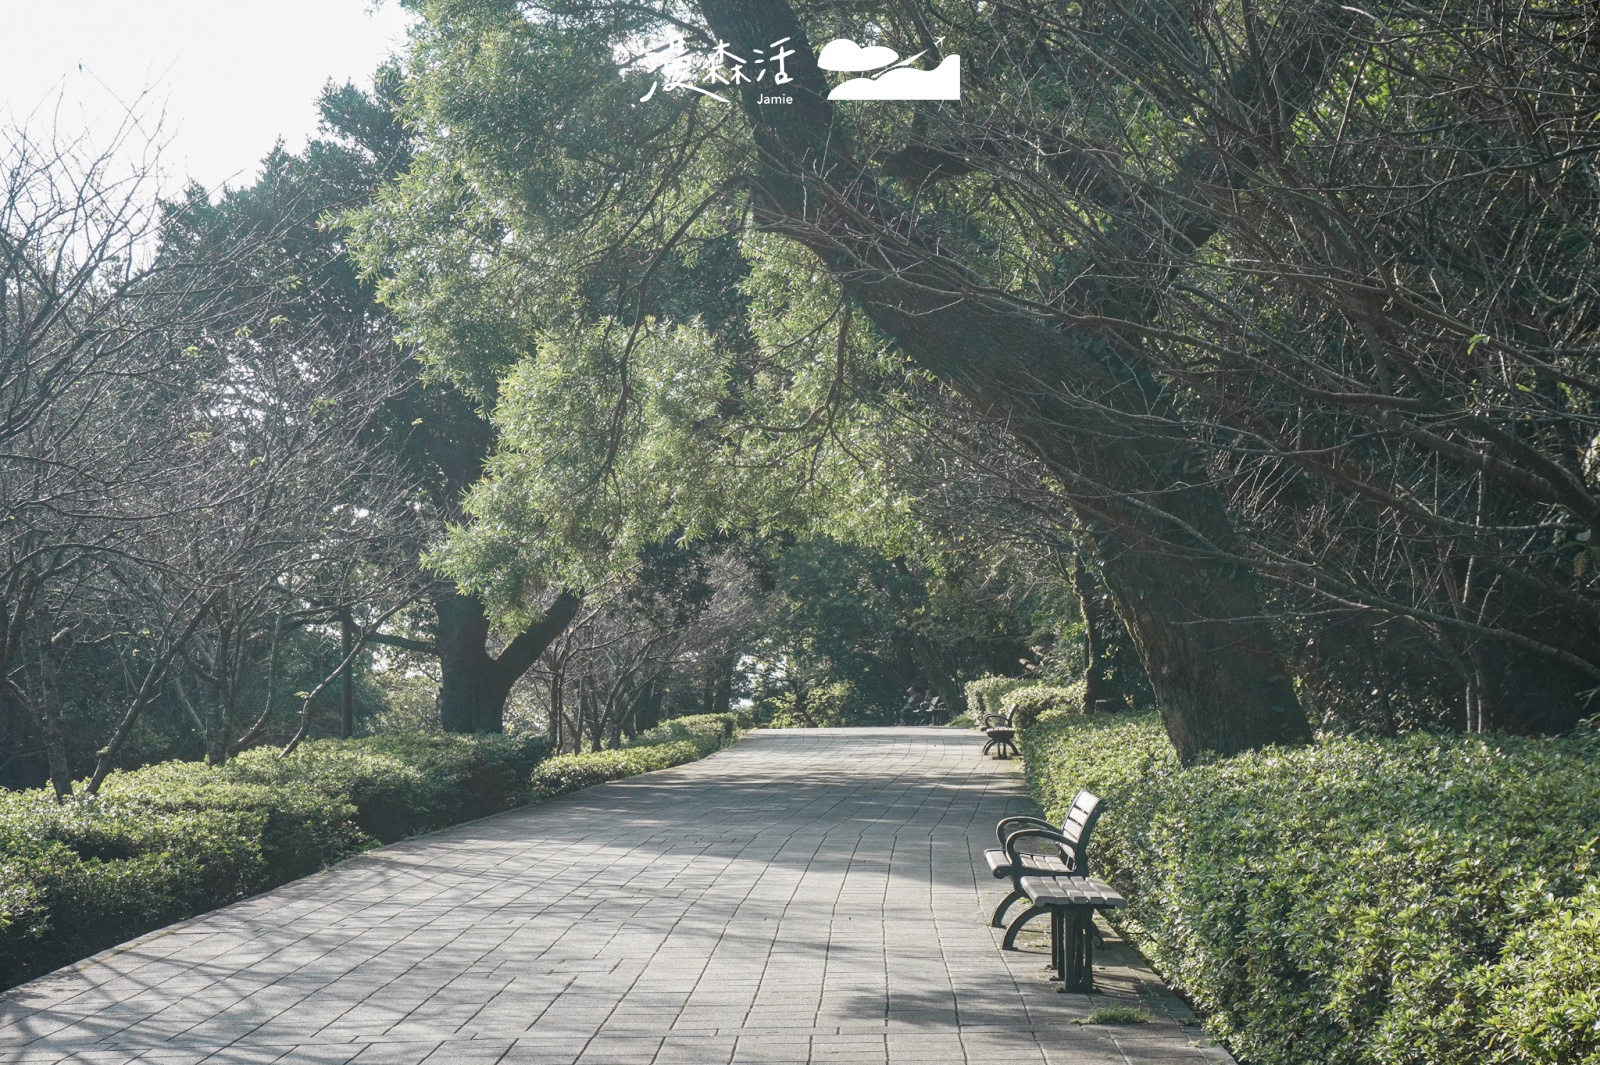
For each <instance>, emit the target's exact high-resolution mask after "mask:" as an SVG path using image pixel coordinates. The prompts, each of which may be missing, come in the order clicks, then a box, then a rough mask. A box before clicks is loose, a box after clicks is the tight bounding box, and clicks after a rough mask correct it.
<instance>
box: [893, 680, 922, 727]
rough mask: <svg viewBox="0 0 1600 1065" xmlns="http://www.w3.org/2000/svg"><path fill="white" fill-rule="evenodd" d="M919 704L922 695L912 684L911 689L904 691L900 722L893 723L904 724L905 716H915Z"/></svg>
mask: <svg viewBox="0 0 1600 1065" xmlns="http://www.w3.org/2000/svg"><path fill="white" fill-rule="evenodd" d="M921 704H922V693H921V692H920V691H918V690H917V686H916V685H915V684H913V685H912V686H911V687H909V688H907V689H906V704H905V705H904V706H902V707H901V708H900V720H899V721H897V722H895V724H897V725H904V724H906V719H907V716H908V715H912V714H915V713H916V712H917V707H918V706H920V705H921Z"/></svg>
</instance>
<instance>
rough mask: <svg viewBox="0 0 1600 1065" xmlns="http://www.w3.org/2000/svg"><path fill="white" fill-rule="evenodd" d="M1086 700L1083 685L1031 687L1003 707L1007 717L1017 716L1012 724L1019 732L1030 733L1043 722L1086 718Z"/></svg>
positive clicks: (1006, 700) (1007, 699)
mask: <svg viewBox="0 0 1600 1065" xmlns="http://www.w3.org/2000/svg"><path fill="white" fill-rule="evenodd" d="M1083 696H1084V686H1083V685H1082V684H1081V683H1079V684H1074V685H1072V686H1071V687H1065V688H1063V687H1055V686H1052V685H1047V684H1030V685H1028V686H1027V687H1023V688H1014V689H1012V690H1011V691H1010V692H1008V693H1007V694H1006V697H1005V698H1004V699H1003V700H1002V701H1001V705H1002V706H1004V707H1005V712H1006V713H1008V714H1015V715H1016V716H1015V717H1014V718H1012V722H1013V723H1014V724H1015V725H1016V727H1017V728H1019V729H1028V728H1032V727H1033V726H1034V724H1035V723H1036V722H1038V721H1041V720H1049V719H1051V718H1055V717H1066V716H1075V715H1078V714H1082V713H1083ZM1068 801H1071V800H1068Z"/></svg>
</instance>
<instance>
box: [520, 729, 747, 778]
mask: <svg viewBox="0 0 1600 1065" xmlns="http://www.w3.org/2000/svg"><path fill="white" fill-rule="evenodd" d="M740 724H741V721H740V718H739V717H738V715H736V714H695V715H693V716H690V717H680V718H674V719H673V720H671V721H668V722H666V723H665V724H662V725H658V726H656V727H655V728H653V729H650V730H649V731H647V732H641V733H640V734H639V735H638V736H637V737H635V738H634V739H633V741H632V742H631V743H629V744H628V745H626V746H623V747H619V748H616V749H614V750H608V751H582V752H580V753H578V754H561V755H557V756H556V757H554V758H551V759H549V760H548V761H546V762H544V763H543V764H541V765H540V766H539V767H538V768H537V769H535V770H534V772H533V794H534V795H535V796H536V797H538V798H550V797H553V796H556V795H564V794H566V793H567V792H569V791H578V790H580V789H582V788H588V787H593V786H594V785H596V784H604V783H605V782H606V781H608V780H620V779H621V778H622V777H631V776H633V775H635V774H637V773H648V772H650V771H651V770H655V769H668V768H671V767H672V766H675V765H682V764H684V763H685V762H692V761H694V760H695V759H697V758H704V757H705V756H706V755H708V754H711V753H712V752H713V751H719V750H721V749H722V748H724V747H726V746H727V745H728V744H729V743H731V742H733V740H734V739H735V738H736V737H737V736H738V734H739V726H740Z"/></svg>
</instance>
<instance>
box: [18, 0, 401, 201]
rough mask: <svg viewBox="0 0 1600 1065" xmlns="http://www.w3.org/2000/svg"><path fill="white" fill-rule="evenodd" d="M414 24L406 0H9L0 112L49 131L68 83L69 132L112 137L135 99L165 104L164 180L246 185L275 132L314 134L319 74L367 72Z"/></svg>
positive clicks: (361, 78) (155, 107) (146, 115)
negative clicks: (403, 4)
mask: <svg viewBox="0 0 1600 1065" xmlns="http://www.w3.org/2000/svg"><path fill="white" fill-rule="evenodd" d="M405 25H406V17H405V15H404V13H403V12H402V11H401V10H400V5H399V3H398V2H397V0H387V2H384V3H382V4H381V5H379V6H376V7H375V6H374V4H373V3H372V0H49V2H41V0H0V42H3V45H4V59H3V60H0V123H4V124H6V125H13V124H19V123H20V124H25V125H27V126H28V127H29V128H30V129H31V130H33V131H34V132H35V133H38V132H42V131H43V130H45V129H46V128H48V125H49V123H50V120H51V112H52V111H54V110H55V102H56V100H57V98H58V97H62V98H63V104H64V106H63V107H62V108H61V110H60V125H61V127H62V128H61V132H63V133H68V134H72V133H77V132H80V131H84V130H87V131H88V132H89V134H90V138H91V140H92V141H93V142H94V143H104V142H105V141H106V140H108V139H109V138H110V136H111V135H112V133H113V132H114V131H115V129H116V127H117V125H118V124H119V123H120V122H121V121H122V120H123V119H124V118H125V117H126V113H127V107H128V106H129V105H134V106H135V107H136V111H137V113H138V115H139V117H140V118H141V119H143V120H145V121H146V122H147V123H148V124H153V123H154V122H155V121H156V120H158V119H161V116H162V113H163V111H164V112H165V119H164V123H163V126H162V137H161V139H162V140H163V141H164V142H165V143H166V145H167V148H166V150H165V151H164V152H163V153H162V168H163V170H165V171H166V174H167V182H166V184H167V191H168V192H169V193H171V192H175V191H176V189H177V187H180V186H181V185H182V184H183V183H184V182H185V181H186V179H188V178H191V177H192V178H194V179H196V180H198V181H200V182H201V183H202V184H204V185H206V186H207V187H208V188H213V189H215V188H217V187H218V186H220V185H221V184H222V183H223V182H228V183H230V184H233V185H236V186H237V185H240V184H243V183H245V182H248V181H249V180H250V179H251V178H252V177H253V176H254V174H255V173H256V169H257V165H258V164H259V162H260V160H261V157H262V156H263V155H265V154H266V153H267V152H268V151H269V150H270V149H271V148H272V145H273V142H274V141H276V140H277V139H278V138H280V137H282V138H283V140H284V142H285V143H286V144H287V145H288V147H289V148H290V149H291V150H294V149H298V148H299V147H301V146H302V145H303V144H304V143H305V140H306V138H307V137H308V136H310V135H314V134H315V133H316V130H317V112H316V100H317V95H318V93H319V92H320V91H321V89H322V86H323V85H324V83H326V82H327V81H329V80H330V79H331V80H333V81H335V82H338V83H343V82H345V81H349V80H354V81H356V82H357V84H366V83H367V81H368V80H369V79H370V77H371V75H372V71H373V70H374V69H375V68H376V67H377V65H378V64H379V63H380V62H381V61H382V60H383V58H384V57H385V56H386V55H388V54H389V53H390V52H392V51H396V50H398V49H399V48H400V47H401V45H402V44H403V43H404V40H405ZM63 94H64V95H63ZM141 95H143V96H144V99H143V100H142V101H141V100H140V97H141ZM30 116H32V117H31V118H30Z"/></svg>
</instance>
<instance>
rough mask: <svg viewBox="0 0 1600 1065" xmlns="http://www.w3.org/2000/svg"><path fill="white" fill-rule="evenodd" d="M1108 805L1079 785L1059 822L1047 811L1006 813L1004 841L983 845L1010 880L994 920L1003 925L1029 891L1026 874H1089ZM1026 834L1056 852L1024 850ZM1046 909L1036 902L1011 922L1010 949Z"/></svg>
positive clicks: (996, 871) (994, 869)
mask: <svg viewBox="0 0 1600 1065" xmlns="http://www.w3.org/2000/svg"><path fill="white" fill-rule="evenodd" d="M1104 810H1105V804H1104V803H1102V802H1101V801H1100V799H1099V797H1098V796H1096V795H1093V794H1091V793H1090V792H1087V791H1079V792H1078V794H1077V796H1076V797H1074V798H1073V800H1072V808H1071V809H1069V810H1068V811H1067V816H1066V817H1065V818H1063V819H1062V822H1061V825H1060V827H1057V826H1056V825H1055V824H1053V823H1052V822H1050V821H1046V820H1045V819H1044V818H1042V817H1029V816H1026V815H1017V816H1014V817H1005V818H1002V819H1001V820H1000V823H999V824H997V825H996V826H995V836H996V837H997V838H998V839H999V840H1000V847H999V848H998V849H990V850H986V851H984V852H983V857H984V860H985V861H986V862H988V864H989V872H990V873H992V874H993V875H994V878H995V879H996V880H1005V879H1007V878H1009V879H1010V880H1011V892H1010V894H1008V895H1007V896H1006V897H1005V898H1004V899H1002V900H1001V901H1000V905H999V906H996V907H995V911H994V916H993V917H992V918H991V919H990V921H989V923H990V924H992V925H994V927H996V928H999V927H1000V925H1001V923H1002V921H1003V920H1004V918H1005V912H1006V910H1007V909H1009V908H1010V906H1011V904H1012V903H1013V902H1017V901H1019V900H1020V899H1024V898H1026V897H1027V894H1028V893H1027V892H1026V891H1024V890H1023V888H1022V880H1023V878H1024V877H1037V876H1079V877H1084V876H1088V875H1089V837H1090V835H1091V834H1092V833H1093V832H1094V826H1095V822H1096V821H1098V820H1100V814H1101V813H1102V812H1103V811H1104ZM1024 840H1042V841H1044V842H1045V843H1046V844H1048V845H1053V846H1054V847H1055V850H1056V853H1055V854H1050V853H1043V854H1040V853H1035V852H1032V851H1024V850H1022V849H1021V846H1020V844H1021V843H1022V842H1023V841H1024ZM1047 909H1048V907H1045V906H1041V905H1039V904H1037V903H1035V904H1034V905H1032V906H1030V907H1028V909H1027V910H1025V911H1023V913H1022V914H1021V915H1020V916H1018V917H1017V919H1016V920H1014V921H1012V922H1011V924H1010V926H1009V927H1007V928H1006V938H1005V944H1004V945H1005V949H1006V950H1010V949H1012V947H1014V946H1015V945H1016V942H1017V933H1018V932H1020V931H1021V930H1022V926H1023V925H1025V924H1027V923H1028V922H1029V921H1030V920H1032V919H1033V918H1035V917H1037V916H1038V915H1039V914H1041V913H1044V912H1046V910H1047Z"/></svg>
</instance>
